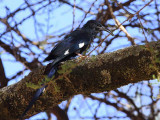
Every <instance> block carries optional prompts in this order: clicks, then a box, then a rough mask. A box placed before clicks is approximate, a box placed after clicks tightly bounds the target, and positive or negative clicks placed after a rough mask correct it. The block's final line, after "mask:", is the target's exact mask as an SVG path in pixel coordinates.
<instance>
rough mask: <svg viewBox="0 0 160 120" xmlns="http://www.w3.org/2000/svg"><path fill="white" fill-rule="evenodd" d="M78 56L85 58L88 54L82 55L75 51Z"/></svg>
mask: <svg viewBox="0 0 160 120" xmlns="http://www.w3.org/2000/svg"><path fill="white" fill-rule="evenodd" d="M76 54H77V55H78V56H79V57H80V58H86V57H88V56H84V55H82V54H80V53H76Z"/></svg>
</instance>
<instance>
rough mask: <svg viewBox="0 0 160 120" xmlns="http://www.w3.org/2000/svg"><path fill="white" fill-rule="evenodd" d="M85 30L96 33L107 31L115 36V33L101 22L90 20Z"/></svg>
mask: <svg viewBox="0 0 160 120" xmlns="http://www.w3.org/2000/svg"><path fill="white" fill-rule="evenodd" d="M83 28H84V29H90V30H92V31H95V32H96V33H98V32H100V31H106V32H108V33H110V34H111V35H113V33H112V32H111V31H110V30H109V29H107V28H105V27H104V26H103V25H102V24H101V23H100V22H98V21H96V20H89V21H88V22H87V23H86V24H85V25H84V26H83Z"/></svg>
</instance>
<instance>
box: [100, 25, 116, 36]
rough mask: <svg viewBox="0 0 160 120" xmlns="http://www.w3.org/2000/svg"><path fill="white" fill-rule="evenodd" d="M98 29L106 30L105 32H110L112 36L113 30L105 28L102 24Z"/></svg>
mask: <svg viewBox="0 0 160 120" xmlns="http://www.w3.org/2000/svg"><path fill="white" fill-rule="evenodd" d="M100 30H102V31H106V32H108V33H110V34H111V35H112V36H114V34H113V32H112V31H111V30H109V29H107V28H105V27H104V26H102V27H100Z"/></svg>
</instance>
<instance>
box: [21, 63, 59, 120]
mask: <svg viewBox="0 0 160 120" xmlns="http://www.w3.org/2000/svg"><path fill="white" fill-rule="evenodd" d="M57 68H58V64H54V63H52V64H51V67H49V70H45V72H44V74H45V75H47V77H48V78H52V77H53V75H55V73H56V72H57ZM44 81H45V78H44ZM46 87H47V85H42V87H41V88H39V89H37V90H36V92H35V94H34V96H33V98H32V99H31V101H30V102H29V104H28V106H27V108H26V109H25V111H24V112H23V114H22V115H21V117H20V120H22V119H23V117H24V116H25V114H26V113H27V112H28V111H29V110H30V109H31V108H32V106H33V105H34V103H35V102H36V101H37V99H38V98H39V97H40V96H41V95H42V94H43V92H44V91H45V88H46Z"/></svg>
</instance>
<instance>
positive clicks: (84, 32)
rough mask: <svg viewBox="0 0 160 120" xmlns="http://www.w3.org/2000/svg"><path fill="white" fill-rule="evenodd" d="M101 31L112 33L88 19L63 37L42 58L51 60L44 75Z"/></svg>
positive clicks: (82, 50)
mask: <svg viewBox="0 0 160 120" xmlns="http://www.w3.org/2000/svg"><path fill="white" fill-rule="evenodd" d="M101 31H107V32H109V33H110V34H111V35H113V33H112V32H111V31H110V30H109V29H107V28H105V27H104V26H103V25H102V24H101V23H100V22H98V21H96V20H89V21H88V22H87V23H86V24H85V25H84V26H83V27H82V28H78V29H76V30H75V31H73V32H71V33H70V34H68V35H66V36H65V37H64V39H63V40H62V41H61V42H59V43H58V44H57V45H56V46H55V47H54V48H53V49H52V50H51V52H50V53H49V55H48V56H47V57H46V58H45V59H44V61H43V62H46V61H51V60H52V63H51V65H50V68H49V70H47V71H45V73H44V74H45V75H47V77H48V78H52V76H53V75H54V74H55V73H56V72H57V69H58V66H59V64H60V63H61V62H63V61H66V60H69V59H71V58H74V57H75V56H77V55H79V56H81V53H82V52H84V51H85V50H86V49H87V47H88V46H89V45H90V44H91V41H92V40H93V39H94V38H96V35H97V34H98V33H99V32H101ZM46 87H47V85H43V86H42V87H41V88H39V89H37V90H36V93H35V94H34V96H33V98H32V100H31V101H30V102H29V105H28V107H27V108H26V110H25V111H24V113H23V114H22V117H21V118H23V116H24V115H25V114H26V112H27V111H28V110H29V109H31V107H32V106H33V104H34V103H35V101H36V100H37V99H38V98H39V97H40V96H41V95H42V93H43V92H44V90H45V88H46Z"/></svg>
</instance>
